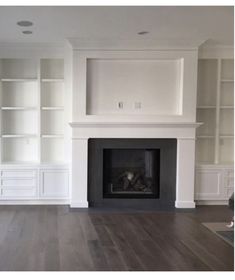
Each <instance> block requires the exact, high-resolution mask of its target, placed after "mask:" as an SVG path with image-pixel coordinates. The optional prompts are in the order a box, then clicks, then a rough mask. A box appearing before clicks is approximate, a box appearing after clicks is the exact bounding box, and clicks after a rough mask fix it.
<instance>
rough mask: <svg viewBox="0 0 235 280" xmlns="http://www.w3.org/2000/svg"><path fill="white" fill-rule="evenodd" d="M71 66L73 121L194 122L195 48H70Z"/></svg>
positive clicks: (195, 86)
mask: <svg viewBox="0 0 235 280" xmlns="http://www.w3.org/2000/svg"><path fill="white" fill-rule="evenodd" d="M73 67H74V68H73V69H74V71H73V121H75V122H76V121H80V122H107V121H108V122H117V121H121V122H134V123H135V122H140V121H141V122H195V118H196V88H197V50H196V49H188V50H156V51H153V50H151V51H140V50H138V51H137V50H136V51H133V50H132V51H131V50H129V51H126V50H125V51H124V50H118V51H117V50H115V51H114V50H84V49H83V50H74V61H73ZM119 102H122V103H123V109H119V108H118V103H119ZM135 103H141V104H140V106H141V108H135ZM138 105H139V104H137V106H136V107H138ZM107 116H108V118H107Z"/></svg>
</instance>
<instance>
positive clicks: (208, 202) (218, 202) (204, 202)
mask: <svg viewBox="0 0 235 280" xmlns="http://www.w3.org/2000/svg"><path fill="white" fill-rule="evenodd" d="M196 205H228V200H197V201H196Z"/></svg>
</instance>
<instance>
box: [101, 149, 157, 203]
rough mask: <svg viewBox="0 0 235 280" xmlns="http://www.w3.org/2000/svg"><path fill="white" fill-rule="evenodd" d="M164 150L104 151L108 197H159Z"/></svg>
mask: <svg viewBox="0 0 235 280" xmlns="http://www.w3.org/2000/svg"><path fill="white" fill-rule="evenodd" d="M159 172H160V149H104V150H103V197H104V198H159V175H160V173H159Z"/></svg>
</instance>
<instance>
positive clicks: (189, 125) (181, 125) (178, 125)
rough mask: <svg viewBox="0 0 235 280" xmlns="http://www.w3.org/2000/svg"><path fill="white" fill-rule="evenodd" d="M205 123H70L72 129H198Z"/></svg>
mask: <svg viewBox="0 0 235 280" xmlns="http://www.w3.org/2000/svg"><path fill="white" fill-rule="evenodd" d="M202 124H203V123H199V122H197V123H195V122H177V123H172V122H171V123H169V122H70V123H69V125H70V126H71V127H72V128H76V127H162V128H164V127H166V128H169V127H174V128H197V127H199V126H200V125H202Z"/></svg>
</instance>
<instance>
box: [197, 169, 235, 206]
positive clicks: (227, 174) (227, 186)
mask: <svg viewBox="0 0 235 280" xmlns="http://www.w3.org/2000/svg"><path fill="white" fill-rule="evenodd" d="M195 181H196V182H195V200H217V201H219V200H224V201H226V200H228V199H229V197H230V195H231V194H232V192H233V184H234V174H233V169H231V168H228V167H225V166H220V167H217V168H216V167H213V168H212V167H210V168H208V167H200V168H197V169H196V180H195Z"/></svg>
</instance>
